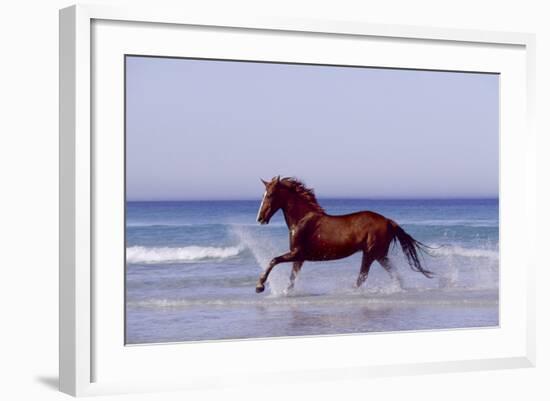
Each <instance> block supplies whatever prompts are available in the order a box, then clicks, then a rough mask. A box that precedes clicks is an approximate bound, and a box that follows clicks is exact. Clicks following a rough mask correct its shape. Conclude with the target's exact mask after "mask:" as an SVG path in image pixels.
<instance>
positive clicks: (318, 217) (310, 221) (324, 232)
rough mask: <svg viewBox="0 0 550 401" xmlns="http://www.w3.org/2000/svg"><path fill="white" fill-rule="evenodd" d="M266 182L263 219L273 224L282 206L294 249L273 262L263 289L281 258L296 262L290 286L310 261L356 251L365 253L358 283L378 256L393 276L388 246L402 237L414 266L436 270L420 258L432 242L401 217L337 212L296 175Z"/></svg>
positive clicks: (258, 289)
mask: <svg viewBox="0 0 550 401" xmlns="http://www.w3.org/2000/svg"><path fill="white" fill-rule="evenodd" d="M261 181H262V183H263V184H264V186H265V192H264V195H263V198H262V202H261V204H260V208H259V210H258V216H257V221H258V222H259V223H260V224H268V223H269V221H270V219H271V218H272V217H273V215H274V214H275V213H276V212H277V211H278V210H282V211H283V215H284V218H285V221H286V225H287V226H288V230H289V242H290V251H289V252H287V253H285V254H283V255H280V256H277V257H275V258H273V259H272V260H271V261H270V263H269V265H268V267H267V269H266V270H265V271H264V272H263V273H262V274H261V275H260V277H259V279H258V283H257V285H256V292H257V293H261V292H263V291H264V290H265V282H266V280H267V278H268V276H269V273H270V272H271V271H272V270H273V268H274V267H275V266H276V265H278V264H279V263H288V262H292V263H293V265H292V271H291V274H290V284H289V286H288V290H292V289H293V288H294V282H295V280H296V277H297V275H298V273H299V272H300V269H301V268H302V266H303V264H304V262H305V261H327V260H336V259H343V258H346V257H348V256H351V255H353V254H354V253H356V252H362V253H363V257H362V260H361V268H360V271H359V275H358V277H357V281H356V282H355V288H359V287H361V285H362V284H363V283H364V282H365V281H366V280H367V276H368V274H369V270H370V267H371V264H372V263H373V262H374V261H378V262H379V263H380V265H382V267H383V268H384V269H385V270H386V271H387V272H388V273H389V274H390V276H392V277H393V273H392V271H393V269H394V268H393V265H392V263H391V261H390V259H389V258H388V251H389V248H390V245H391V244H392V243H394V244H395V243H396V241H398V242H399V244H400V245H401V248H402V250H403V253H404V254H405V257H406V259H407V262H408V264H409V266H410V268H411V269H412V270H413V271H416V272H419V273H422V274H423V275H424V276H426V277H427V278H432V277H433V275H434V273H433V272H431V271H429V270H426V269H425V268H424V267H423V266H422V264H421V262H420V258H419V253H421V252H426V253H428V251H427V249H430V247H428V246H427V245H425V244H423V243H421V242H419V241H417V240H415V239H414V238H413V237H412V236H410V235H409V234H408V233H406V232H405V230H403V228H401V227H400V226H399V225H398V224H397V223H396V222H395V221H393V220H391V219H388V218H386V217H384V216H382V215H381V214H378V213H375V212H371V211H361V212H356V213H351V214H346V215H339V216H332V215H329V214H327V213H326V212H325V210H324V209H323V208H322V207H321V206H320V205H319V203H318V202H317V199H316V197H315V193H314V191H313V190H312V189H311V188H307V187H306V186H305V185H304V184H303V183H302V182H301V181H299V180H298V179H296V178H292V177H285V178H281V177H280V176H278V177H274V178H273V179H271V181H265V180H263V179H261Z"/></svg>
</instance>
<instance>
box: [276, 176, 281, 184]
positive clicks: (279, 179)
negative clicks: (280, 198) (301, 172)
mask: <svg viewBox="0 0 550 401" xmlns="http://www.w3.org/2000/svg"><path fill="white" fill-rule="evenodd" d="M280 181H281V176H280V175H278V176H277V184H278V183H279V182H280Z"/></svg>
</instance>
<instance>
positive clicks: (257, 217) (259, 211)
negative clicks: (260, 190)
mask: <svg viewBox="0 0 550 401" xmlns="http://www.w3.org/2000/svg"><path fill="white" fill-rule="evenodd" d="M266 195H267V191H265V192H264V196H263V198H262V203H260V208H259V209H258V215H257V216H256V221H259V220H260V213H261V212H262V208H263V207H264V202H265V196H266Z"/></svg>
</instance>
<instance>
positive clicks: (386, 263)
mask: <svg viewBox="0 0 550 401" xmlns="http://www.w3.org/2000/svg"><path fill="white" fill-rule="evenodd" d="M378 263H380V265H381V266H382V267H383V268H384V270H386V271H387V272H388V274H389V275H390V277H391V279H392V280H397V282H398V283H399V287H400V288H403V280H402V279H401V275H400V274H399V273H398V272H397V270H395V266H394V265H393V263H392V262H391V260H390V259H389V258H388V257H387V256H385V257H383V258H380V259H378Z"/></svg>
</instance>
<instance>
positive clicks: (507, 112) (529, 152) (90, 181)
mask: <svg viewBox="0 0 550 401" xmlns="http://www.w3.org/2000/svg"><path fill="white" fill-rule="evenodd" d="M94 24H95V25H94ZM117 24H118V25H117ZM185 27H193V29H195V30H198V31H200V32H199V33H198V34H197V35H199V36H200V35H202V34H203V33H201V32H206V34H208V32H209V30H212V31H213V32H214V33H215V36H216V37H219V35H226V37H225V38H226V39H227V41H226V42H225V43H224V46H225V45H228V44H230V43H231V41H236V40H240V39H236V38H235V37H234V36H239V37H243V38H245V39H243V40H248V39H246V38H248V37H250V38H251V39H254V38H253V35H262V40H265V41H266V43H268V42H269V43H272V44H273V46H271V47H268V48H267V49H264V50H263V51H265V54H264V55H263V56H260V57H259V59H262V57H263V58H265V57H269V58H276V59H280V60H282V61H288V60H286V58H287V57H291V56H288V55H287V56H285V54H283V53H277V51H276V50H275V49H277V48H278V45H277V43H281V41H284V40H285V39H281V37H279V36H278V35H286V37H287V38H288V37H291V36H292V35H295V36H296V38H298V37H299V38H304V39H303V40H304V43H306V42H307V41H311V40H313V39H312V38H315V37H322V38H324V39H323V40H325V41H326V43H324V44H328V42H329V41H330V40H332V39H335V38H337V39H338V40H340V41H342V43H345V41H354V43H355V42H357V41H361V40H367V39H369V40H373V41H376V40H379V41H380V40H383V41H385V44H384V46H391V45H392V43H394V42H395V43H396V45H397V44H398V42H399V41H402V42H406V43H404V44H403V43H401V44H400V46H402V47H400V48H401V49H403V52H400V53H399V55H398V56H395V57H396V58H392V57H393V56H392V55H391V54H386V55H385V57H387V58H386V59H385V61H383V62H382V61H380V60H382V58H383V57H384V54H385V53H384V52H386V53H388V52H387V51H385V50H383V49H382V50H380V53H379V56H378V57H382V58H379V60H378V61H376V60H375V64H376V65H379V66H386V67H403V66H404V65H403V64H402V63H403V61H402V60H404V59H405V58H406V57H411V59H412V58H413V57H417V58H418V57H420V56H419V55H418V53H420V54H424V55H425V58H424V59H422V60H417V61H415V64H414V67H415V68H426V69H445V70H447V69H451V70H453V69H454V70H472V68H473V67H472V66H476V65H483V67H482V68H481V69H479V71H491V72H499V73H503V71H505V72H504V73H503V74H504V76H505V77H506V80H504V81H503V84H502V85H503V86H502V87H501V89H502V92H501V96H502V97H501V113H502V114H503V115H504V118H503V119H501V202H502V208H501V209H502V212H501V213H502V214H501V219H504V221H505V222H506V223H507V224H503V225H502V228H501V234H502V235H503V236H502V242H501V243H502V247H503V249H501V258H502V263H503V266H504V269H506V266H511V265H512V264H515V265H519V266H521V272H520V273H519V276H518V277H519V278H517V280H515V281H514V283H512V282H511V281H510V280H509V279H508V277H509V276H508V275H507V274H506V273H507V270H504V273H503V277H502V283H501V296H502V297H503V298H501V301H503V302H501V317H502V318H503V320H502V323H501V326H500V327H498V328H497V329H480V330H454V331H433V332H424V333H421V334H416V333H401V334H394V333H392V334H390V335H388V336H391V339H390V340H389V342H391V343H392V344H393V345H394V346H395V344H399V343H403V344H407V345H408V348H414V347H418V346H420V345H421V344H422V343H426V342H427V341H431V342H434V341H435V342H440V343H441V344H442V346H443V345H444V344H446V343H453V342H454V343H456V342H457V341H458V342H468V343H469V345H470V346H471V348H472V350H470V351H471V352H466V351H465V350H464V349H463V348H461V347H460V346H457V347H455V350H454V352H455V354H452V353H451V351H449V353H448V354H445V353H440V356H439V357H437V358H436V357H435V353H437V350H435V351H433V352H434V355H432V356H431V357H427V358H425V359H422V358H419V356H418V355H416V354H414V352H412V351H411V352H410V353H408V354H407V352H408V351H405V350H404V351H403V353H400V354H399V355H398V356H396V357H389V356H388V355H387V353H386V354H384V353H381V354H380V355H378V356H377V355H376V353H375V352H374V351H373V350H371V352H370V353H369V354H368V355H369V358H364V355H361V354H359V355H356V356H353V355H351V354H350V355H348V356H343V357H341V356H340V355H339V354H338V353H336V352H333V351H331V350H336V349H342V348H341V347H342V346H344V345H345V344H347V345H346V346H348V347H354V348H357V347H363V346H364V345H365V341H367V342H369V343H376V344H375V345H373V347H376V348H378V349H380V348H381V347H383V346H384V345H383V343H384V341H385V340H384V339H385V338H388V336H385V335H377V336H373V335H369V336H364V335H354V336H332V337H331V336H328V337H317V338H296V339H271V340H265V339H259V340H253V341H239V342H231V341H224V342H214V343H210V344H209V345H204V344H180V345H177V344H175V345H147V346H140V347H130V348H128V347H126V348H125V347H124V343H123V341H120V342H119V340H117V338H122V337H120V327H121V325H123V322H120V313H119V312H120V307H121V305H120V301H121V299H123V296H121V294H120V291H121V288H120V285H119V284H120V277H119V278H114V281H116V283H118V284H113V285H110V284H109V283H111V282H112V281H108V280H110V277H109V276H108V275H105V274H97V271H95V270H94V269H95V268H97V262H98V260H100V261H105V260H107V259H104V258H112V259H113V260H115V261H116V260H119V261H120V258H118V256H117V255H116V250H114V251H113V252H114V253H112V252H111V253H110V251H108V250H105V251H100V252H99V253H98V248H99V249H105V248H101V243H102V241H103V242H109V241H111V240H113V243H117V241H118V240H117V239H116V238H114V239H113V238H111V237H108V236H107V235H102V233H101V230H102V229H103V228H104V227H105V224H104V222H105V221H109V219H108V218H107V217H109V218H114V219H115V221H116V219H117V218H118V217H120V216H118V217H117V215H109V213H108V212H107V214H105V212H104V209H105V207H104V206H105V202H109V196H110V195H109V194H110V193H112V194H116V195H113V196H115V202H116V199H120V196H121V194H120V192H119V191H118V190H117V188H120V185H121V181H120V179H121V178H122V182H123V177H120V175H117V174H112V175H113V177H114V178H112V180H110V181H109V182H108V183H107V184H104V183H105V182H106V181H105V180H103V179H99V180H98V177H101V176H102V174H103V175H104V174H105V171H113V170H112V169H111V167H113V168H114V169H115V170H116V169H117V168H118V167H117V166H119V167H120V160H121V158H122V157H123V155H121V154H120V150H121V148H120V147H118V145H117V143H119V142H112V143H110V142H109V141H100V142H99V143H98V142H97V141H96V140H95V139H94V132H95V131H94V130H97V129H99V128H100V129H103V128H105V129H107V130H110V127H113V126H114V127H118V128H116V129H115V130H116V131H117V132H119V131H120V129H123V126H121V125H120V121H121V120H117V119H118V118H122V116H121V115H118V117H117V116H116V115H114V116H113V117H112V118H111V117H105V114H104V113H103V111H101V110H103V109H105V108H109V110H112V113H114V114H116V113H118V114H120V113H119V112H120V110H121V109H120V107H122V105H121V104H120V102H119V100H120V93H121V91H122V88H123V87H121V86H120V85H119V83H120V81H119V80H120V78H121V74H123V72H122V71H121V70H116V72H115V73H114V75H113V77H112V79H113V80H112V81H110V80H111V78H110V77H109V74H108V73H107V74H103V71H104V70H102V69H104V68H107V69H109V68H111V67H112V66H113V65H115V64H109V63H118V62H120V60H119V56H120V54H124V53H127V52H129V51H128V48H131V49H136V48H137V45H134V44H133V43H130V42H131V41H132V40H134V41H136V40H138V38H139V40H140V43H139V46H141V47H140V48H138V50H137V51H138V53H143V52H145V54H157V53H158V54H162V55H172V50H170V46H172V47H173V46H176V45H175V44H174V43H172V44H166V45H165V47H163V48H161V46H160V43H161V42H160V38H165V37H166V35H172V34H173V33H174V32H176V31H177V32H179V30H182V32H183V31H185V29H186V28H185ZM180 28H181V29H180ZM178 29H179V30H178ZM171 30H172V31H171ZM124 31H125V32H126V34H125V33H124ZM142 31H145V32H146V35H144V33H143V32H142ZM233 33H234V34H236V35H234V36H231V35H232V34H233ZM182 34H186V33H185V32H183V33H182ZM94 35H96V36H95V39H94ZM109 35H110V36H109ZM247 35H248V36H247ZM225 38H224V39H225ZM107 39H108V40H107ZM199 40H202V41H203V42H200V43H201V44H202V45H204V46H203V47H208V46H210V44H209V43H208V38H206V37H205V38H204V39H201V38H199ZM534 40H535V39H534V36H533V35H530V34H522V33H506V32H484V31H471V30H459V29H438V28H426V27H411V26H397V25H396V26H390V25H375V24H368V23H366V22H357V21H355V22H344V21H316V20H294V19H292V18H259V17H258V18H253V19H251V18H243V17H240V16H238V15H215V14H209V15H193V14H187V13H186V12H185V10H170V11H166V10H161V9H156V8H154V7H151V8H111V7H108V6H90V5H86V6H83V5H78V6H72V7H69V8H66V9H63V10H61V12H60V328H59V329H60V368H59V369H60V389H61V391H63V392H66V393H68V394H72V395H93V394H105V393H118V392H132V391H160V390H167V389H201V388H207V387H216V386H225V385H226V384H227V383H229V382H231V383H233V384H235V383H237V384H239V383H240V384H243V385H244V384H246V383H247V381H248V380H251V379H253V380H255V381H256V382H257V383H262V381H264V382H267V381H270V382H274V381H279V382H289V381H290V382H291V381H293V380H296V379H297V378H298V377H299V380H301V381H303V380H321V379H322V380H326V379H327V378H329V377H330V378H342V377H348V378H349V377H353V378H357V379H358V380H359V379H361V378H363V377H371V376H380V375H399V374H413V373H415V374H416V373H433V372H441V371H466V370H479V369H500V368H510V367H528V366H534V363H535V339H534V324H535V322H534V316H535V315H534V311H535V305H534V302H535V301H534V299H535V295H534V288H535V285H534V270H535V264H536V260H535V259H534V256H531V257H530V258H528V259H525V258H523V259H519V254H520V253H521V252H522V251H525V252H524V253H525V254H528V255H534V253H533V252H528V250H529V249H530V247H532V246H534V245H532V244H534V240H533V238H532V237H533V235H534V234H532V233H534V232H535V229H534V226H535V208H534V202H535V200H534V199H535V181H534V176H535V157H534V155H535V133H534V130H533V129H532V127H531V113H532V110H533V109H534V106H533V100H534V95H533V87H534V79H535V78H534ZM251 42H253V40H252V41H251ZM298 42H300V41H299V40H298ZM346 43H347V42H346ZM285 45H286V43H285ZM126 46H128V48H126ZM212 46H213V47H212V49H213V50H212V51H213V52H214V53H216V52H217V54H218V56H219V57H220V58H224V57H226V58H229V56H228V55H224V54H222V53H221V50H219V49H218V50H216V47H215V46H216V45H212ZM296 46H300V44H297V45H296ZM373 46H374V45H373ZM227 47H228V49H229V48H230V47H231V46H227ZM279 47H283V46H279ZM344 47H345V46H344ZM424 47H425V48H424ZM285 48H288V46H285ZM408 48H411V49H414V52H415V55H412V53H411V54H409V53H410V52H408V51H407V49H408ZM334 49H336V48H334ZM476 49H477V50H476ZM490 49H494V57H493V58H492V59H487V60H485V61H480V60H481V59H483V57H485V58H488V56H487V55H485V56H484V55H483V54H485V53H487V52H488V51H489V50H490ZM296 50H297V54H298V53H299V50H300V48H299V47H296ZM372 50H373V52H374V53H376V46H374V47H372ZM183 51H184V52H185V51H186V50H183ZM187 51H188V50H187ZM227 51H230V50H227ZM234 51H236V50H234ZM251 51H252V50H251ZM254 51H257V50H254ZM101 52H105V53H101ZM423 52H425V53H423ZM435 52H438V53H439V54H442V55H444V54H446V53H445V52H449V53H448V54H449V55H450V56H451V57H449V59H452V55H453V54H455V53H456V54H460V52H464V53H463V54H464V60H462V61H456V60H455V61H449V59H448V58H446V57H444V56H442V57H441V58H442V60H440V61H437V60H436V59H435V58H434V57H430V55H432V56H433V55H434V54H435ZM471 52H473V53H471ZM167 53H168V54H167ZM377 54H378V53H377ZM100 55H101V56H100ZM192 55H193V56H195V55H196V54H192ZM476 55H477V57H478V58H479V60H474V59H475V58H476ZM390 56H391V57H390ZM241 57H245V58H246V57H247V56H246V55H245V54H243V55H242V56H241ZM249 57H252V56H249ZM296 57H301V56H300V55H298V56H296ZM311 57H315V55H314V54H313V55H312V56H311ZM327 57H328V56H327ZM334 57H341V59H342V60H348V62H349V63H353V62H354V61H353V60H351V59H349V57H350V55H349V53H348V54H346V53H345V52H343V53H342V54H340V55H334ZM373 57H377V56H373ZM489 58H490V57H489ZM117 60H118V61H117ZM483 62H484V63H485V64H476V63H483ZM359 63H360V64H364V63H365V61H359ZM452 63H454V64H452ZM116 65H118V64H116ZM370 65H373V64H370ZM405 65H408V64H405ZM448 65H452V66H453V67H452V68H448ZM94 74H103V75H101V77H100V78H98V80H102V79H106V80H107V81H105V82H109V85H108V87H109V88H110V89H109V90H112V91H113V93H114V96H109V98H110V99H111V101H112V102H113V103H112V104H111V103H109V101H107V99H106V98H104V97H102V96H105V91H104V90H103V89H101V88H97V87H95V86H94V82H92V81H93V79H94V78H93V77H94ZM96 77H97V76H96ZM105 77H106V78H105ZM115 92H116V93H115ZM512 94H514V95H515V94H517V95H518V96H517V98H513V97H514V96H512ZM98 98H101V99H103V100H105V101H104V102H98ZM102 108H103V109H102ZM102 113H103V114H102ZM102 119H104V120H105V121H107V120H109V122H108V124H111V125H102V124H103V123H102V121H103V120H102ZM110 132H111V131H110ZM117 135H118V134H117ZM115 137H116V135H114V136H113V138H115ZM99 159H101V160H102V161H101V162H100V161H98V160H99ZM509 162H513V163H514V164H515V165H514V166H513V168H512V166H511V165H510V163H509ZM109 163H114V164H113V165H111V164H109ZM516 163H517V164H516ZM102 171H103V172H102ZM103 185H105V187H103ZM110 191H114V192H110ZM97 193H100V194H102V195H97ZM116 197H118V198H116ZM119 206H120V205H119ZM102 219H103V220H102ZM510 227H519V228H524V231H525V232H527V233H531V234H528V235H526V236H525V238H524V239H523V240H522V241H520V242H518V241H515V239H516V238H515V237H514V234H513V232H512V231H513V230H510ZM511 243H514V244H516V245H515V249H510V247H509V246H507V244H511ZM505 247H506V248H505ZM120 251H121V252H122V250H120ZM117 258H118V259H117ZM516 261H518V262H516ZM121 263H123V262H121ZM102 265H104V263H102ZM121 269H123V265H121ZM98 287H101V291H102V295H101V297H102V298H101V299H102V300H103V301H98V300H97V298H94V296H96V297H97V295H95V294H96V293H95V291H97V290H98ZM104 300H110V301H112V303H113V304H116V305H117V306H116V307H113V308H111V309H112V310H113V313H112V314H110V312H108V311H106V307H105V305H104V304H105V302H104ZM512 304H513V305H515V306H517V310H515V309H514V306H513V305H512ZM122 307H123V306H122ZM104 312H105V313H104ZM109 319H110V320H109ZM512 321H513V322H514V323H513V324H512ZM113 325H114V326H113ZM98 327H99V328H98ZM111 328H112V330H111ZM113 332H116V333H115V334H114V335H115V336H119V337H116V338H115V337H113ZM477 338H479V339H480V340H477ZM481 338H484V339H483V340H481ZM266 341H267V342H266ZM477 341H479V344H475V343H476V342H477ZM115 343H116V344H115ZM113 344H114V345H113ZM266 344H269V349H270V351H266V352H270V353H271V354H270V355H271V356H272V357H273V360H274V363H273V366H271V367H270V368H269V369H267V368H265V369H263V368H258V367H254V368H249V367H246V366H244V365H245V364H246V363H245V362H244V361H246V360H247V358H252V357H253V356H254V355H257V353H258V352H260V351H261V350H263V349H264V348H266ZM489 345H491V346H489ZM171 347H177V348H178V350H177V351H175V349H176V348H171ZM289 349H292V352H293V353H295V352H302V353H303V355H304V356H308V355H309V356H310V357H311V360H309V361H308V362H307V363H306V362H304V363H297V364H296V366H293V367H292V368H288V369H287V368H285V361H284V358H282V359H281V360H277V359H276V356H277V355H278V354H279V355H284V354H285V353H286V352H289ZM320 349H323V350H325V351H326V352H327V353H326V355H325V358H324V359H323V360H318V359H316V358H315V354H316V353H318V351H319V350H320ZM174 352H178V353H179V354H178V355H179V359H174V358H177V357H174V356H173V355H175V354H174ZM262 352H264V351H262ZM182 353H184V354H182ZM344 354H345V352H344ZM181 355H186V359H187V360H195V361H196V362H197V365H196V366H188V367H187V373H186V374H185V375H183V374H181V373H178V374H173V375H170V374H166V373H167V372H160V373H159V375H158V376H157V377H154V376H155V372H152V371H150V370H148V369H147V368H145V367H143V366H139V365H140V364H137V363H136V362H137V361H141V360H142V361H144V364H143V365H147V366H155V367H158V366H159V365H158V364H159V363H160V362H161V361H162V362H163V363H165V366H166V367H167V369H171V368H173V367H174V366H175V363H176V361H180V363H181V360H182V359H181ZM216 355H219V356H221V357H222V359H223V358H225V359H233V361H232V364H231V365H227V366H222V367H220V368H219V369H217V370H216V369H212V367H211V366H203V367H201V366H200V363H198V361H199V360H200V359H201V358H206V359H210V360H211V358H212V357H215V356H216ZM461 355H463V357H462V356H461ZM346 358H347V359H346ZM304 359H305V358H302V359H301V360H304ZM365 359H370V360H369V361H367V360H365ZM241 360H242V361H241ZM239 361H241V362H239ZM239 363H241V364H242V365H243V366H240V367H239ZM222 365H223V364H222ZM122 366H124V369H121V368H120V367H122ZM109 367H112V369H111V370H109V369H110V368H109ZM178 368H179V369H180V372H182V371H185V369H186V368H185V367H182V366H178ZM181 369H183V370H181ZM172 370H173V369H172ZM233 370H235V372H236V373H235V374H234V372H233ZM122 371H123V372H124V374H122V373H118V372H122ZM104 372H105V373H104ZM161 373H162V374H161ZM183 377H185V378H183Z"/></svg>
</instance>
